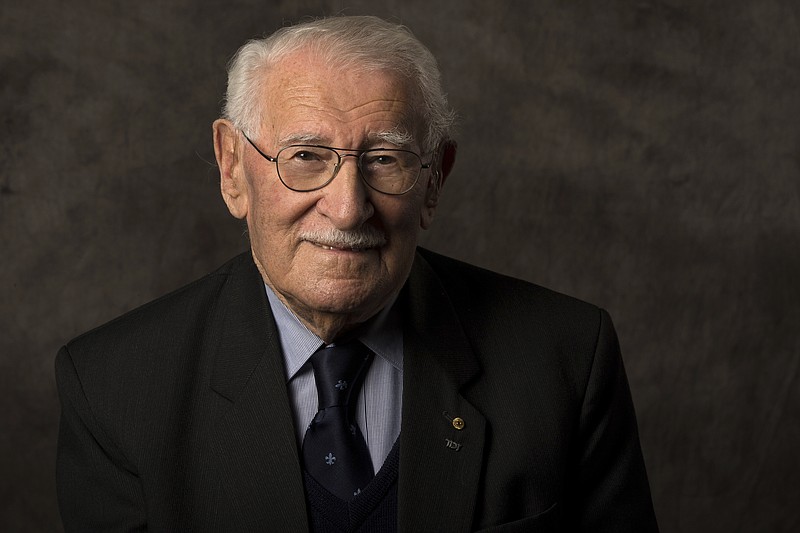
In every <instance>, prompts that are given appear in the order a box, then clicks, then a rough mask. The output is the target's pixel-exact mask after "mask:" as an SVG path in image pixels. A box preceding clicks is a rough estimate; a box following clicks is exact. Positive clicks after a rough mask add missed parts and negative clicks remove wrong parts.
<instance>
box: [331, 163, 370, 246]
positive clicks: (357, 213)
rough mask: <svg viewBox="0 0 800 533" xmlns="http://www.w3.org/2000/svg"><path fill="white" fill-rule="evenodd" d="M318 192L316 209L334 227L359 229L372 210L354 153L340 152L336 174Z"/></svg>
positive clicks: (367, 190)
mask: <svg viewBox="0 0 800 533" xmlns="http://www.w3.org/2000/svg"><path fill="white" fill-rule="evenodd" d="M321 191H322V197H321V198H320V199H319V200H318V201H317V211H319V212H320V213H321V214H322V215H324V216H325V217H327V218H328V219H329V220H330V221H331V222H332V223H333V225H334V227H335V228H336V229H339V230H345V231H346V230H352V229H356V228H359V227H361V225H362V224H364V223H365V222H366V221H367V220H369V218H370V217H371V216H372V215H373V214H374V213H375V207H374V206H373V205H372V202H371V201H370V191H369V189H368V187H367V185H366V184H365V183H364V181H363V180H362V179H361V176H360V175H359V170H358V157H357V156H355V155H354V154H342V161H341V163H340V164H339V171H338V172H337V174H336V177H335V178H334V179H333V181H331V182H330V183H329V184H328V185H326V186H325V187H324V188H323V189H321Z"/></svg>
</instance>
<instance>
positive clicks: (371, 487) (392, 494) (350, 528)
mask: <svg viewBox="0 0 800 533" xmlns="http://www.w3.org/2000/svg"><path fill="white" fill-rule="evenodd" d="M399 465H400V439H399V438H398V439H397V441H396V442H395V443H394V446H393V447H392V451H391V452H389V455H388V456H387V457H386V460H385V461H384V462H383V466H381V469H380V470H379V471H378V473H377V474H376V475H375V477H374V478H373V479H372V481H370V482H369V484H368V485H367V486H366V487H364V488H363V489H362V490H361V493H360V494H359V495H358V496H356V497H355V498H353V499H352V500H350V501H349V502H346V501H344V500H341V499H339V498H337V497H336V496H334V495H333V494H331V493H330V492H328V491H327V490H325V488H323V487H322V486H321V485H320V484H319V483H317V482H316V481H315V480H314V478H312V477H311V476H309V475H308V474H306V475H305V489H306V502H307V503H308V513H309V525H310V530H311V531H312V532H313V533H356V532H358V533H396V532H397V474H398V471H399Z"/></svg>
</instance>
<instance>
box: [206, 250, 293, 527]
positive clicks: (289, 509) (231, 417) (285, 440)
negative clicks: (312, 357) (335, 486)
mask: <svg viewBox="0 0 800 533" xmlns="http://www.w3.org/2000/svg"><path fill="white" fill-rule="evenodd" d="M218 302H219V303H218V305H217V310H216V313H217V316H216V317H215V320H214V324H221V327H220V328H219V329H218V331H217V336H216V338H217V339H219V340H218V342H217V343H216V348H215V353H214V367H213V371H212V376H211V388H212V389H213V390H214V391H215V392H217V393H218V394H219V395H221V396H222V397H224V398H226V399H227V400H228V401H229V402H231V404H230V405H229V407H228V408H227V410H226V411H225V412H224V414H223V415H222V418H221V420H220V422H219V423H218V424H217V426H216V431H215V433H214V435H213V436H212V445H213V447H214V448H213V449H214V452H215V454H216V457H217V458H218V460H219V466H220V470H219V472H220V476H221V478H222V482H223V486H224V490H225V492H226V493H227V494H229V495H230V497H231V498H230V501H231V505H232V506H233V507H234V508H235V509H236V511H237V512H236V514H237V515H238V516H239V517H241V519H242V520H243V523H242V524H241V525H240V528H239V529H237V530H242V531H273V530H274V531H303V530H306V529H307V528H308V526H307V517H306V508H305V493H304V491H303V481H302V473H301V470H300V466H299V465H300V462H299V459H298V454H297V444H296V442H295V434H294V429H293V422H292V416H291V409H290V406H289V401H288V395H287V391H286V383H285V377H284V371H283V359H282V355H281V352H280V343H279V341H278V334H277V328H276V326H275V323H274V320H273V318H272V313H271V311H270V308H269V304H268V301H267V297H266V294H265V291H264V287H263V281H262V280H261V276H260V274H259V273H258V270H257V269H256V268H255V265H254V264H253V263H252V260H250V259H248V260H246V261H242V262H241V263H239V266H238V268H235V269H234V270H233V272H232V273H231V274H230V276H229V279H228V281H227V282H226V284H225V287H224V288H223V290H222V293H221V295H220V298H219V301H218Z"/></svg>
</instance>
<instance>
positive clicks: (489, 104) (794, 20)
mask: <svg viewBox="0 0 800 533" xmlns="http://www.w3.org/2000/svg"><path fill="white" fill-rule="evenodd" d="M798 6H800V4H798V3H796V2H794V1H793V0H761V1H754V0H751V1H748V0H726V1H715V0H705V1H703V0H701V1H697V0H630V1H626V0H615V1H610V2H596V1H593V0H573V1H554V0H551V1H525V0H520V1H513V2H512V1H497V2H489V1H477V0H461V1H459V0H446V1H431V0H398V1H391V0H383V1H375V0H371V1H370V0H347V1H344V0H337V1H334V0H328V1H323V0H319V1H311V0H304V1H271V2H268V1H260V2H256V1H254V0H234V1H232V0H228V1H224V2H223V1H220V0H207V1H204V2H191V1H189V0H165V1H157V0H140V1H138V2H119V1H108V0H73V1H70V2H54V1H52V0H26V1H25V2H3V4H2V6H1V7H0V91H1V93H0V94H1V95H2V98H0V118H1V119H2V121H1V122H0V406H2V410H1V411H0V529H2V530H3V531H15V532H28V531H30V532H39V531H42V532H44V531H59V530H60V525H59V519H58V510H57V505H56V501H55V483H54V466H55V446H56V438H57V426H58V412H59V407H58V399H57V396H56V392H55V380H54V376H53V359H54V356H55V353H56V351H57V349H58V348H59V346H60V345H61V344H63V343H64V342H66V341H67V340H69V339H70V338H72V337H74V336H75V335H77V334H79V333H81V332H83V331H86V330H88V329H90V328H92V327H94V326H96V325H98V324H100V323H102V322H105V321H107V320H109V319H111V318H113V317H115V316H117V315H119V314H121V313H123V312H124V311H127V310H129V309H131V308H133V307H135V306H137V305H139V304H142V303H144V302H146V301H148V300H150V299H152V298H155V297H157V296H159V295H161V294H164V293H165V292H167V291H170V290H172V289H174V288H177V287H178V286H180V285H182V284H184V283H186V282H188V281H190V280H192V279H194V278H196V277H199V276H201V275H202V274H204V273H206V272H209V271H211V270H213V269H214V268H215V267H216V266H217V265H219V264H221V263H222V262H224V261H225V260H226V259H227V258H229V257H230V256H232V255H234V254H235V253H237V252H238V251H240V250H243V249H245V248H246V246H247V243H246V240H245V238H244V236H243V232H242V226H241V225H240V224H239V223H238V222H237V221H235V220H234V219H232V218H231V217H230V215H229V214H228V213H227V210H226V209H225V207H224V204H223V203H222V201H221V199H220V197H219V193H218V176H217V172H216V170H215V168H214V165H213V164H212V162H213V160H214V157H213V151H212V145H211V122H212V121H213V120H214V119H215V118H216V117H217V115H218V113H219V108H220V100H221V97H222V94H223V92H224V88H225V65H226V62H227V61H228V59H229V58H230V56H231V55H232V53H233V52H234V51H235V50H236V48H237V47H238V46H239V45H241V44H242V43H243V42H244V41H245V40H246V39H248V38H251V37H257V36H261V35H263V34H265V33H269V32H271V31H273V30H274V29H276V28H278V27H280V26H282V25H283V24H285V23H289V22H294V21H297V20H299V19H300V18H301V17H303V16H304V15H314V16H320V15H330V14H336V13H341V12H344V13H347V14H375V15H379V16H383V17H386V18H389V19H391V20H395V21H399V22H402V23H404V24H406V25H408V26H409V27H410V28H411V29H412V30H413V31H414V32H415V34H416V35H417V36H418V37H419V38H420V39H421V40H422V41H423V42H424V43H426V44H427V45H428V46H429V47H430V48H431V50H432V51H433V52H434V54H435V55H436V56H437V58H438V59H439V61H440V65H441V68H442V72H443V75H444V83H445V86H446V89H447V91H448V93H449V95H450V100H451V103H452V105H453V106H454V107H455V108H456V109H457V110H458V112H459V114H460V116H461V120H460V127H459V131H458V135H457V138H458V141H459V157H458V160H457V163H456V167H455V170H454V173H453V174H452V175H451V177H450V179H449V180H448V183H447V186H446V188H445V191H444V196H443V200H442V204H441V206H440V209H439V211H438V213H437V220H436V222H435V224H434V228H433V229H432V230H431V231H429V232H428V233H427V234H426V235H425V236H424V244H425V246H427V247H429V248H432V249H434V250H436V251H439V252H442V253H445V254H449V255H452V256H455V257H457V258H460V259H463V260H466V261H469V262H473V263H475V264H478V265H481V266H484V267H487V268H490V269H494V270H497V271H500V272H503V273H506V274H509V275H513V276H516V277H520V278H524V279H527V280H530V281H534V282H536V283H539V284H542V285H545V286H548V287H551V288H553V289H556V290H559V291H562V292H566V293H569V294H572V295H574V296H577V297H579V298H582V299H585V300H589V301H591V302H593V303H596V304H598V305H600V306H603V307H605V308H607V309H608V310H609V311H610V313H611V314H612V316H613V318H614V321H615V324H616V326H617V329H618V333H619V335H620V339H621V343H622V347H623V355H624V357H625V361H626V365H627V369H628V375H629V378H630V383H631V388H632V392H633V396H634V400H635V403H636V407H637V412H638V417H639V425H640V433H641V439H642V445H643V448H644V453H645V459H646V462H647V466H648V470H649V475H650V481H651V485H652V489H653V498H654V502H655V507H656V512H657V514H658V517H659V521H660V523H661V527H662V531H665V532H672V531H675V532H704V533H708V532H711V533H713V532H762V531H763V532H783V531H786V532H788V531H797V530H798V528H800V511H798V509H799V507H798V505H797V502H799V501H800V484H799V483H798V481H797V480H798V476H800V464H799V460H798V444H800V386H798V372H800V371H799V370H798V366H799V365H800V335H798V326H799V325H800V283H799V282H798V275H799V274H798V273H800V172H799V170H800V126H798V123H799V122H800V99H799V98H798V87H800V7H798Z"/></svg>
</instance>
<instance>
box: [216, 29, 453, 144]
mask: <svg viewBox="0 0 800 533" xmlns="http://www.w3.org/2000/svg"><path fill="white" fill-rule="evenodd" d="M300 49H308V50H311V51H312V52H313V53H314V54H317V55H319V56H320V57H322V58H323V59H325V60H326V61H330V62H331V63H332V64H336V65H337V66H339V67H340V68H350V69H359V70H360V71H375V70H382V71H391V72H395V73H397V74H399V75H401V76H403V77H405V78H407V79H408V80H409V81H411V82H412V83H414V84H415V85H416V87H417V89H418V90H419V98H420V99H421V102H420V107H421V111H422V112H421V113H420V118H421V119H422V120H423V121H424V122H425V124H424V126H425V131H424V138H423V139H421V144H422V146H421V147H422V149H423V150H424V151H426V152H428V151H432V150H434V149H435V148H436V147H437V146H438V145H439V144H440V143H441V142H442V141H444V140H447V139H449V137H450V130H451V128H452V126H453V123H454V121H455V113H454V112H453V111H452V110H451V109H450V107H449V105H448V103H447V97H446V96H445V94H444V92H443V90H442V86H441V82H440V77H441V76H440V73H439V67H438V65H437V64H436V59H435V58H434V57H433V54H431V52H430V50H428V49H427V48H426V47H425V45H423V44H422V43H421V42H420V41H419V40H418V39H417V38H416V37H414V35H413V34H412V33H411V31H410V30H409V29H408V28H406V27H405V26H402V25H399V24H393V23H390V22H387V21H385V20H382V19H380V18H377V17H371V16H357V17H350V16H340V17H331V18H324V19H319V20H313V21H310V22H304V23H302V24H298V25H296V26H288V27H285V28H281V29H280V30H278V31H276V32H275V33H273V34H272V35H270V36H269V37H266V38H264V39H254V40H251V41H248V42H247V43H245V44H244V46H242V47H241V48H240V49H239V50H238V52H236V54H235V55H234V56H233V58H232V59H231V61H230V63H229V65H228V88H227V92H226V94H225V102H224V105H223V108H222V116H223V117H224V118H227V119H228V120H230V121H231V122H233V124H234V125H235V126H236V127H237V128H239V129H241V130H242V131H245V132H246V133H248V134H255V133H256V132H258V131H259V130H260V126H261V122H262V113H263V112H264V110H263V109H262V107H261V98H260V97H261V96H262V93H261V88H262V87H263V84H264V83H265V79H266V78H265V76H266V75H268V74H267V71H268V69H269V68H270V67H271V66H273V65H275V64H276V63H277V62H278V61H280V60H281V59H282V58H284V57H286V56H288V55H290V54H291V53H293V52H296V51H298V50H300Z"/></svg>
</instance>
